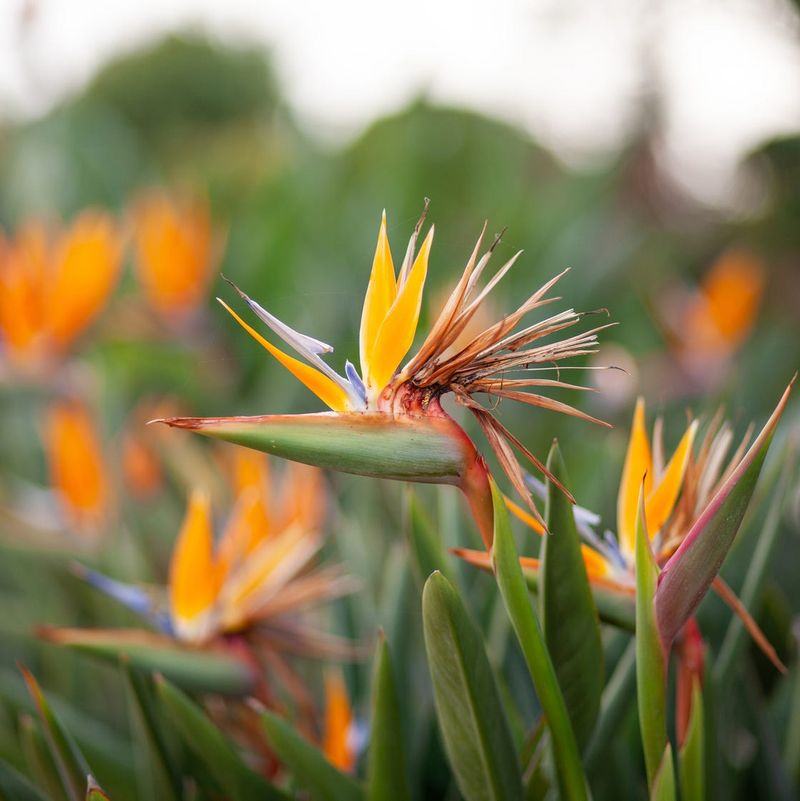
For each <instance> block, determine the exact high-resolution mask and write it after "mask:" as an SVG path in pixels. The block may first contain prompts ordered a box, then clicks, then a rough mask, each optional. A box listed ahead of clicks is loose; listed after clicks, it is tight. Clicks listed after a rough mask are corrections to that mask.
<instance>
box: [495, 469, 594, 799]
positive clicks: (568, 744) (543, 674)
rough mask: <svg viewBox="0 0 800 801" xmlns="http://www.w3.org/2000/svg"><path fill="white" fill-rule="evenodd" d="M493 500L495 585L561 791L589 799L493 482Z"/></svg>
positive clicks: (569, 727)
mask: <svg viewBox="0 0 800 801" xmlns="http://www.w3.org/2000/svg"><path fill="white" fill-rule="evenodd" d="M492 498H493V501H494V548H493V550H492V558H493V560H494V566H495V574H496V576H497V584H498V586H499V587H500V594H501V595H502V597H503V603H504V604H505V606H506V610H507V611H508V616H509V617H510V618H511V623H512V625H513V627H514V631H515V632H516V635H517V639H518V640H519V644H520V646H521V648H522V653H523V656H524V657H525V662H526V664H527V666H528V670H529V671H530V674H531V678H532V679H533V683H534V686H535V687H536V693H537V695H538V696H539V702H540V703H541V705H542V710H543V711H544V715H545V718H546V719H547V726H548V728H549V730H550V738H551V741H552V745H553V755H554V758H555V764H556V770H557V772H558V780H559V785H560V787H561V793H562V796H563V797H564V798H567V799H585V798H588V795H589V790H588V786H587V784H586V777H585V775H584V772H583V766H582V765H581V758H580V752H579V750H578V743H577V740H576V739H575V733H574V732H573V730H572V724H571V723H570V719H569V713H568V712H567V708H566V704H565V702H564V696H563V694H562V692H561V687H560V686H559V683H558V678H557V676H556V671H555V668H554V666H553V663H552V661H551V659H550V655H549V653H548V651H547V646H546V645H545V641H544V635H543V634H542V629H541V627H540V625H539V620H538V618H537V617H536V615H535V614H534V611H533V606H532V605H531V599H530V596H529V594H528V588H527V585H526V584H525V579H524V578H523V576H522V568H521V567H520V563H519V556H518V555H517V546H516V544H515V543H514V536H513V534H512V532H511V524H510V523H509V519H508V512H507V511H506V506H505V502H504V500H503V495H502V493H501V492H500V490H499V489H498V488H497V485H496V484H495V483H494V482H492Z"/></svg>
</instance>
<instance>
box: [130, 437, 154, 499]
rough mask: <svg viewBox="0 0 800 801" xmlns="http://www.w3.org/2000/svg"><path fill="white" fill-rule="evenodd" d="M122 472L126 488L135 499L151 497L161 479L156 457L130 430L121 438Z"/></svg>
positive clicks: (140, 438) (151, 449) (146, 444)
mask: <svg viewBox="0 0 800 801" xmlns="http://www.w3.org/2000/svg"><path fill="white" fill-rule="evenodd" d="M122 472H123V475H124V476H125V484H126V486H127V487H128V488H129V489H130V491H131V493H132V494H133V495H134V496H135V497H137V498H147V497H149V496H150V495H152V494H153V493H154V492H155V491H156V490H157V489H158V488H159V487H160V486H161V483H162V479H163V476H162V473H161V463H160V462H159V460H158V455H157V454H156V453H155V451H154V450H153V448H152V447H151V446H150V444H149V443H148V442H147V441H145V439H144V438H143V437H141V436H139V434H138V433H137V432H136V431H135V430H133V429H132V428H131V429H128V430H127V431H126V432H125V433H124V435H123V438H122Z"/></svg>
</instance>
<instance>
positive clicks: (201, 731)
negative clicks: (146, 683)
mask: <svg viewBox="0 0 800 801" xmlns="http://www.w3.org/2000/svg"><path fill="white" fill-rule="evenodd" d="M155 685H156V692H157V694H158V697H159V699H160V701H161V703H162V704H163V706H164V710H165V711H166V712H167V714H168V715H169V717H170V720H171V722H172V724H173V725H174V726H175V728H176V729H177V730H178V731H179V732H180V734H181V736H182V737H183V739H184V740H185V741H186V743H187V745H188V746H189V747H190V748H191V749H192V750H193V751H194V752H195V753H196V754H197V756H198V757H199V758H200V759H201V760H202V762H203V763H204V765H205V767H206V768H207V769H208V771H209V773H210V774H211V775H212V776H213V778H214V780H215V781H216V782H217V784H218V785H219V787H220V789H221V790H223V791H224V792H225V793H226V794H227V795H229V796H230V797H231V799H232V801H255V799H259V800H263V801H287V798H288V797H287V796H286V795H285V794H284V793H283V792H281V791H280V790H278V789H277V788H276V787H273V786H272V785H271V784H269V782H267V781H266V779H263V778H262V777H261V776H259V775H258V774H257V773H255V772H254V771H252V770H250V768H249V767H248V766H247V765H246V764H245V763H244V762H243V761H242V759H241V757H240V756H239V755H238V754H237V753H236V751H235V750H234V748H233V746H232V745H231V744H230V743H229V742H228V741H227V740H226V739H225V737H224V735H223V734H222V732H220V731H219V729H218V728H217V727H216V726H215V725H214V724H213V723H212V722H211V721H210V720H209V719H208V717H207V716H206V714H205V713H204V712H203V710H202V709H200V707H198V706H197V704H195V703H194V702H193V701H191V700H190V699H189V698H187V697H186V696H185V695H184V694H183V693H182V692H181V691H180V690H179V689H178V688H177V687H175V686H174V685H172V684H170V683H169V682H168V681H167V680H166V679H164V678H163V677H161V676H159V677H157V678H156V683H155Z"/></svg>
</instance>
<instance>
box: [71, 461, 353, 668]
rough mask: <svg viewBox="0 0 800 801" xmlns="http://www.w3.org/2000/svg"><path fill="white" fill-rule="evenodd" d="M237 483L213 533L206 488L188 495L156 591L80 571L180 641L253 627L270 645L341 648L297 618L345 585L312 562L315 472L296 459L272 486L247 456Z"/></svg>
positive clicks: (316, 536)
mask: <svg viewBox="0 0 800 801" xmlns="http://www.w3.org/2000/svg"><path fill="white" fill-rule="evenodd" d="M255 456H257V457H258V458H260V459H261V460H262V461H264V457H263V456H262V455H260V454H255ZM268 482H269V483H268ZM236 483H237V485H238V487H239V491H238V493H237V496H236V500H235V503H234V505H233V508H232V511H231V513H230V515H229V517H228V519H227V522H226V524H225V526H224V528H223V530H222V533H221V535H220V536H219V537H218V538H216V540H215V536H214V530H213V521H212V516H211V503H210V501H209V498H208V495H207V494H206V493H205V492H203V491H200V490H197V491H194V492H193V493H192V494H191V496H190V498H189V501H188V505H187V509H186V514H185V516H184V520H183V523H182V525H181V529H180V532H179V534H178V538H177V541H176V543H175V546H174V548H173V552H172V556H171V559H170V567H169V578H168V582H167V586H166V587H165V588H164V589H163V591H161V592H158V591H156V592H153V591H150V590H147V589H143V588H137V587H135V586H132V585H126V584H122V583H120V582H116V581H113V580H111V579H109V578H107V577H105V576H102V575H101V574H99V573H95V572H94V571H88V570H82V571H81V573H82V575H84V576H85V577H86V578H87V580H88V581H89V582H90V583H92V584H94V585H95V586H96V587H98V588H99V589H100V590H102V591H103V592H106V593H107V594H109V595H111V596H112V597H114V598H116V599H117V600H118V601H120V602H121V603H123V604H124V605H126V606H129V607H130V608H132V609H133V610H134V611H136V612H137V613H139V614H141V615H143V616H145V617H146V618H147V619H148V620H150V622H151V623H153V624H155V625H156V627H157V628H159V629H160V630H161V631H162V632H164V633H165V634H168V635H170V636H172V637H174V638H176V639H177V640H179V641H181V642H185V643H188V644H192V645H203V644H205V643H210V642H211V641H212V640H215V639H218V638H220V637H222V636H224V635H233V634H238V633H245V632H251V631H252V632H253V634H254V635H258V636H259V637H260V639H261V640H263V642H264V643H265V644H266V645H267V646H269V644H272V646H274V647H275V650H277V651H278V652H280V651H285V652H288V653H296V654H297V653H299V654H306V655H311V656H314V655H316V656H326V655H330V654H340V653H341V652H343V650H344V649H343V648H342V647H340V645H341V644H340V643H339V641H338V640H337V639H336V638H334V637H328V636H327V635H323V634H320V633H317V632H315V631H313V630H311V629H309V628H307V627H306V626H305V625H304V624H303V622H302V621H301V619H300V618H299V617H298V613H300V612H303V611H305V610H307V609H309V608H310V607H312V606H315V605H318V604H321V603H323V602H325V601H329V600H332V599H334V598H336V597H339V596H341V595H342V594H345V593H348V592H350V591H351V590H352V588H353V582H352V580H351V579H350V578H349V577H348V576H346V575H345V574H344V573H343V571H342V570H341V568H340V567H339V566H322V567H320V566H317V565H315V559H316V557H317V555H318V553H319V551H320V549H321V547H322V545H323V544H324V536H323V532H322V525H321V523H322V517H323V510H324V485H323V482H322V477H321V475H320V474H319V471H317V470H315V469H314V468H310V467H305V466H302V467H300V466H298V467H297V468H296V469H293V470H291V471H286V474H285V475H284V477H283V481H281V482H280V483H277V484H276V483H275V482H270V479H269V473H268V471H267V468H266V466H265V465H262V466H259V465H255V464H254V463H253V458H252V456H251V455H248V456H247V457H246V458H245V459H243V460H242V461H241V465H240V468H239V470H238V473H237V478H236Z"/></svg>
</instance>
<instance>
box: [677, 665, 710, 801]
mask: <svg viewBox="0 0 800 801" xmlns="http://www.w3.org/2000/svg"><path fill="white" fill-rule="evenodd" d="M678 775H679V776H680V785H681V801H704V799H705V797H706V788H705V731H704V726H703V693H702V691H701V689H700V682H699V680H697V679H695V681H694V685H693V687H692V712H691V716H690V718H689V727H688V729H687V730H686V739H685V740H684V742H683V745H682V746H681V747H680V749H679V751H678Z"/></svg>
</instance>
